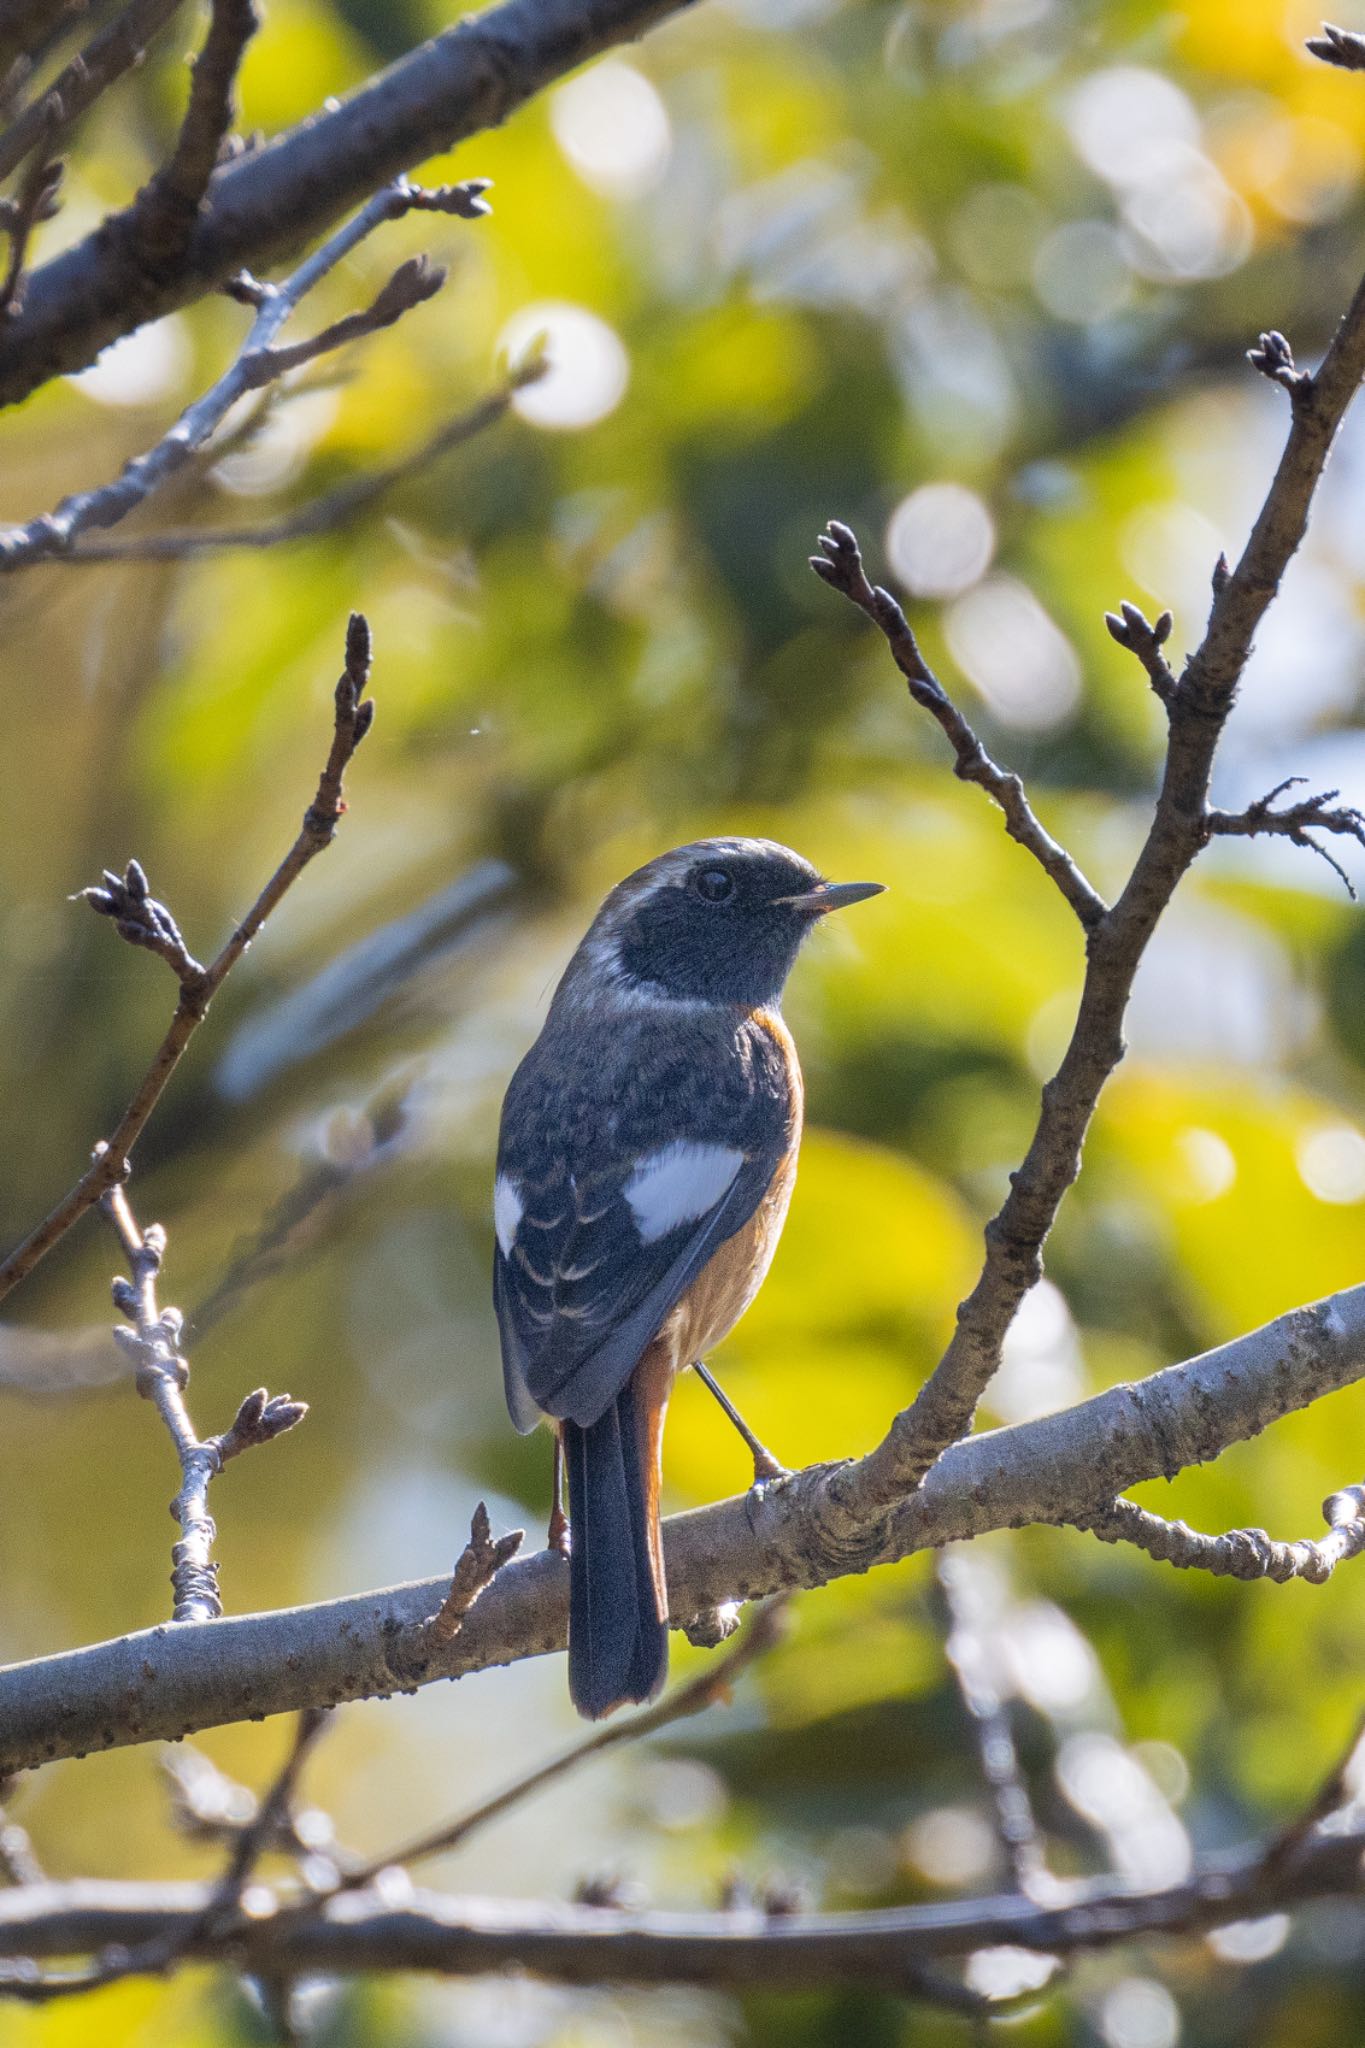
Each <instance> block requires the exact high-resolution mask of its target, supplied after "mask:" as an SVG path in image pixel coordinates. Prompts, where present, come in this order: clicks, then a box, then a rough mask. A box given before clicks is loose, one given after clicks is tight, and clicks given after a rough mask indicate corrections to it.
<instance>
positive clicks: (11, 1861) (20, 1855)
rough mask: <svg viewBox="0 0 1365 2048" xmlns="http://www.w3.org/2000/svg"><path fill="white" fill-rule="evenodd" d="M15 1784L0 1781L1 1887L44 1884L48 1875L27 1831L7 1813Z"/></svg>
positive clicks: (10, 1781)
mask: <svg viewBox="0 0 1365 2048" xmlns="http://www.w3.org/2000/svg"><path fill="white" fill-rule="evenodd" d="M12 1790H13V1781H12V1780H10V1779H8V1778H3V1779H0V1884H42V1882H43V1880H44V1877H45V1876H46V1873H45V1871H44V1869H43V1866H42V1864H41V1863H40V1862H39V1861H38V1858H37V1857H36V1856H35V1855H34V1853H33V1844H32V1842H30V1840H29V1838H28V1830H27V1828H22V1827H20V1825H19V1823H18V1821H17V1820H11V1819H10V1817H9V1815H8V1813H7V1812H6V1811H5V1806H4V1802H5V1801H6V1800H7V1799H8V1798H9V1795H10V1793H11V1791H12Z"/></svg>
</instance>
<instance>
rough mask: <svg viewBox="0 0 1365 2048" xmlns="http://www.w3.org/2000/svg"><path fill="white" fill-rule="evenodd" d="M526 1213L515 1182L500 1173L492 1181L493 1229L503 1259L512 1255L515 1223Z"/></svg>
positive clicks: (515, 1231) (515, 1230)
mask: <svg viewBox="0 0 1365 2048" xmlns="http://www.w3.org/2000/svg"><path fill="white" fill-rule="evenodd" d="M525 1213H526V1204H525V1202H523V1201H522V1199H521V1195H520V1193H519V1192H518V1189H517V1184H516V1182H515V1181H513V1180H509V1179H508V1178H507V1175H506V1174H505V1173H500V1174H499V1175H498V1177H497V1179H496V1180H495V1181H494V1183H493V1229H494V1231H495V1232H496V1234H497V1240H498V1245H499V1248H500V1250H501V1252H502V1255H503V1257H504V1258H505V1259H510V1258H511V1256H512V1241H513V1239H514V1238H515V1237H516V1234H517V1225H518V1224H519V1223H520V1222H521V1219H522V1217H523V1215H524V1214H525Z"/></svg>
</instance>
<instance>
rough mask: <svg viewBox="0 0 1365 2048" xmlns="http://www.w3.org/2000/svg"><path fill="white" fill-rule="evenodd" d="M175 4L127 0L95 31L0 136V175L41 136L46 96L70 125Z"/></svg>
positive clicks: (140, 51) (173, 0)
mask: <svg viewBox="0 0 1365 2048" xmlns="http://www.w3.org/2000/svg"><path fill="white" fill-rule="evenodd" d="M181 5H182V0H132V4H131V5H130V6H128V7H126V8H125V9H124V10H123V12H122V13H121V14H117V15H115V17H114V19H113V20H112V21H111V22H108V23H106V25H105V26H104V27H103V28H102V29H101V30H100V31H99V33H98V35H95V36H92V37H91V39H90V41H89V42H88V43H87V44H86V46H85V48H84V49H83V50H82V51H81V52H80V54H79V55H78V56H75V57H73V58H72V60H71V62H70V63H69V64H68V65H67V66H66V68H65V70H63V71H61V72H59V73H58V75H57V77H56V78H54V79H53V81H52V83H51V85H50V86H49V87H48V88H47V89H46V91H45V92H43V93H42V94H41V95H40V96H39V98H37V99H35V100H31V101H30V102H29V104H28V105H27V106H26V107H25V108H24V109H23V110H22V111H21V112H20V113H18V114H16V115H15V117H14V119H13V120H12V121H11V122H10V125H9V127H8V128H7V129H6V130H5V132H4V134H3V135H0V178H7V177H9V175H10V173H11V171H15V170H17V169H18V168H19V165H20V164H21V163H22V162H23V160H24V158H25V157H26V156H27V155H28V153H29V151H30V150H32V149H36V148H37V147H38V145H39V143H40V142H42V141H43V139H44V137H45V135H46V134H47V119H46V114H45V108H46V105H47V102H48V101H49V100H50V99H56V100H58V101H60V103H61V107H62V119H63V126H64V127H70V126H71V124H72V123H73V122H75V121H76V120H78V119H79V118H80V116H81V115H82V114H84V113H86V112H87V111H88V110H89V108H91V107H92V106H93V105H94V104H95V101H96V100H97V99H99V98H100V96H101V95H102V94H103V93H105V92H107V91H108V89H109V87H110V86H111V85H112V84H113V83H114V81H115V80H116V79H117V78H119V77H121V76H122V74H123V73H124V72H125V71H130V70H132V68H133V67H134V66H135V65H136V64H139V63H140V62H141V61H142V58H143V56H144V54H145V53H146V50H147V46H148V44H149V43H150V42H151V41H152V38H153V37H154V36H156V35H157V34H159V33H160V31H161V30H162V29H163V28H165V26H166V24H167V23H168V22H169V21H170V20H172V18H173V17H174V16H175V15H176V14H177V13H178V12H179V10H180V7H181Z"/></svg>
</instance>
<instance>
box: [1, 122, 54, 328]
mask: <svg viewBox="0 0 1365 2048" xmlns="http://www.w3.org/2000/svg"><path fill="white" fill-rule="evenodd" d="M39 113H40V117H41V118H40V125H41V129H42V132H41V134H40V135H39V137H38V142H37V144H36V145H35V154H34V157H33V161H32V163H31V164H30V165H29V167H28V169H27V171H26V172H25V173H24V177H23V181H22V183H21V185H20V187H19V193H18V197H17V198H15V199H12V200H6V201H5V202H4V209H3V216H2V218H0V225H3V227H4V231H5V233H6V234H7V235H8V236H9V262H8V264H7V266H6V269H5V275H4V280H3V282H0V321H5V320H8V319H10V318H11V317H12V316H13V315H14V314H16V313H18V312H20V311H21V310H22V307H23V303H24V264H25V262H26V261H27V259H28V245H29V242H30V240H31V238H32V235H33V231H34V229H35V228H36V227H37V226H38V225H39V224H40V223H41V222H42V221H45V220H51V218H52V216H53V214H54V213H55V212H56V211H57V206H58V198H57V195H58V192H59V191H60V189H61V183H62V166H61V163H60V162H59V161H58V160H57V159H55V158H54V157H53V155H52V146H53V143H54V142H55V140H56V137H57V133H58V130H59V129H60V128H61V126H62V103H61V101H60V100H59V99H56V98H55V97H53V95H51V94H49V95H48V97H47V98H46V99H45V100H44V101H43V103H42V106H41V108H40V109H39Z"/></svg>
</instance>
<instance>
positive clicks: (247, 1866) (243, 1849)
mask: <svg viewBox="0 0 1365 2048" xmlns="http://www.w3.org/2000/svg"><path fill="white" fill-rule="evenodd" d="M328 1719H329V1711H328V1709H327V1708H325V1707H308V1708H305V1710H304V1711H303V1713H301V1714H300V1715H299V1716H298V1718H297V1720H296V1721H295V1723H294V1733H293V1738H292V1740H291V1741H290V1744H289V1750H288V1753H287V1755H286V1756H285V1759H284V1762H283V1763H282V1764H281V1766H280V1768H279V1771H278V1772H277V1773H276V1776H275V1780H274V1782H273V1784H272V1785H271V1786H270V1789H269V1790H268V1792H267V1793H266V1795H265V1797H264V1798H263V1799H262V1800H261V1802H260V1804H259V1806H258V1807H257V1809H256V1812H255V1815H254V1816H253V1818H252V1819H251V1820H250V1821H248V1822H247V1824H246V1826H245V1827H243V1828H241V1829H240V1830H239V1831H238V1833H237V1835H236V1838H235V1839H234V1841H233V1844H232V1854H231V1855H230V1856H229V1858H228V1862H227V1868H226V1869H225V1870H224V1872H223V1875H222V1877H221V1878H220V1879H219V1880H218V1884H217V1887H216V1889H215V1891H214V1895H213V1900H212V1903H211V1905H210V1906H209V1908H208V1923H209V1925H210V1926H212V1925H222V1924H224V1923H225V1922H227V1921H228V1920H230V1919H231V1918H232V1916H233V1915H234V1914H235V1913H236V1911H237V1909H238V1907H239V1906H240V1905H241V1903H242V1894H243V1893H244V1892H245V1890H246V1888H247V1885H248V1884H249V1883H250V1881H251V1874H252V1872H253V1871H254V1869H255V1868H256V1865H257V1864H258V1863H259V1862H260V1860H261V1857H262V1856H263V1855H264V1854H265V1853H266V1851H267V1850H268V1849H271V1848H273V1847H275V1845H276V1842H277V1839H278V1837H279V1836H280V1835H281V1833H282V1832H283V1831H284V1830H285V1828H286V1827H287V1825H288V1820H289V1814H290V1810H291V1808H292V1805H293V1800H294V1793H295V1791H296V1790H297V1788H298V1782H299V1778H300V1776H301V1775H302V1772H303V1767H304V1765H305V1763H306V1762H307V1761H308V1758H309V1756H310V1754H311V1752H312V1750H313V1748H314V1745H315V1744H316V1742H317V1740H318V1737H319V1736H320V1735H321V1734H322V1732H323V1730H324V1728H326V1726H327V1723H328Z"/></svg>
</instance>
